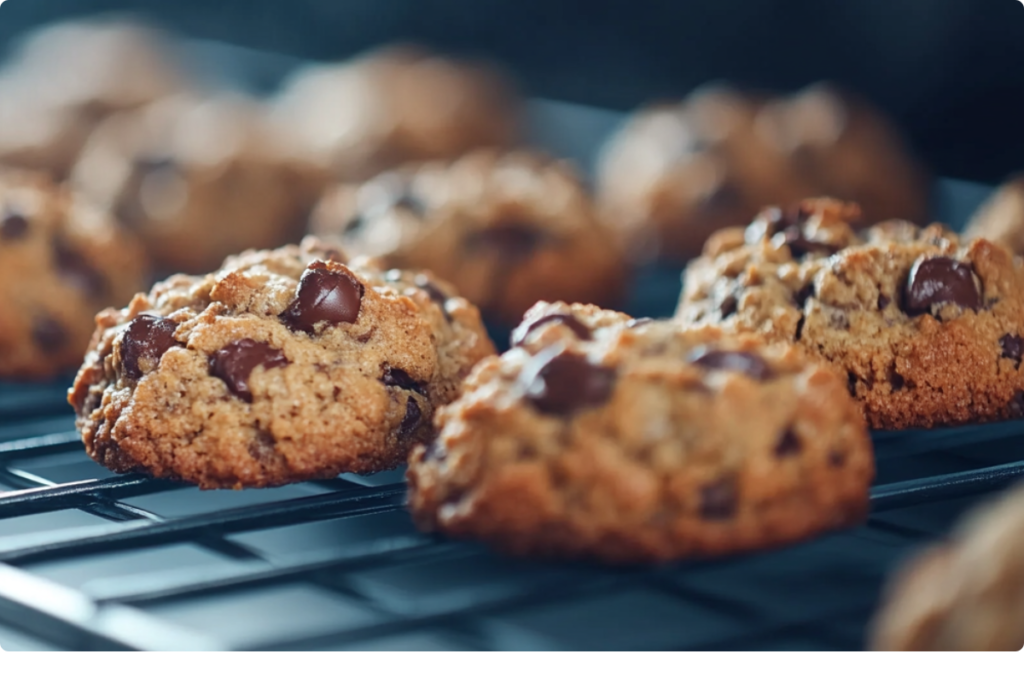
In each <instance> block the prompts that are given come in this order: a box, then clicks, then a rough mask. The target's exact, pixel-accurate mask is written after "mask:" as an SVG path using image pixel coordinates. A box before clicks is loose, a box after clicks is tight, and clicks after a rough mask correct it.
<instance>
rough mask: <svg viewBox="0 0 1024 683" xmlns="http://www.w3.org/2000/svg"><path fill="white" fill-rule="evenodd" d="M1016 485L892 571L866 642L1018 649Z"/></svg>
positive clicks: (1023, 638) (1021, 602) (1020, 492)
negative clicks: (945, 538)
mask: <svg viewBox="0 0 1024 683" xmlns="http://www.w3.org/2000/svg"><path fill="white" fill-rule="evenodd" d="M1022 536H1024V487H1021V486H1019V485H1018V486H1017V487H1016V488H1015V489H1012V490H1011V491H1010V492H1008V493H1005V494H1003V495H1002V496H1001V497H1000V498H999V499H998V500H996V501H994V502H990V503H987V504H985V505H983V506H982V507H980V508H978V509H977V510H975V511H973V512H971V513H970V514H969V515H968V517H967V518H966V519H964V520H963V521H962V522H961V523H960V524H959V526H958V527H957V529H956V530H955V531H954V533H953V535H952V537H951V538H950V539H949V540H948V541H947V542H945V543H944V544H941V545H935V546H932V547H930V548H928V549H926V550H924V551H923V552H921V553H919V554H918V555H917V556H916V557H915V558H913V559H912V560H911V561H910V562H908V563H907V564H906V565H905V566H903V567H902V568H901V569H900V570H899V572H898V573H897V574H896V575H895V576H893V577H892V579H891V581H890V584H889V586H888V587H887V589H886V593H885V596H884V601H883V606H882V608H881V609H880V610H879V613H878V614H877V615H876V617H875V620H874V623H873V625H872V632H871V647H872V648H873V649H875V650H900V651H994V650H1002V651H1007V650H1009V651H1016V650H1020V649H1021V648H1024V544H1021V542H1020V539H1021V537H1022Z"/></svg>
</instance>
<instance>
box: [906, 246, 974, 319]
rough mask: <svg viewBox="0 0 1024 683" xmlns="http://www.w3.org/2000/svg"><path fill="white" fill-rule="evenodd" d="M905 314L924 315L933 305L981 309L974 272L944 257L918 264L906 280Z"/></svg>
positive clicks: (936, 257)
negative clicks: (949, 304) (948, 304)
mask: <svg viewBox="0 0 1024 683" xmlns="http://www.w3.org/2000/svg"><path fill="white" fill-rule="evenodd" d="M906 292H907V294H906V297H905V310H906V312H907V313H909V314H910V315H921V314H923V313H928V312H930V311H931V308H932V306H933V305H935V304H945V303H951V304H956V305H958V306H960V307H961V308H970V309H973V310H975V311H976V310H978V309H979V308H981V292H979V291H978V283H977V282H976V281H975V275H974V269H973V268H971V266H970V265H969V264H967V263H961V262H959V261H954V260H953V259H951V258H947V257H945V256H935V257H932V258H925V259H921V260H918V261H917V262H916V263H915V264H914V267H913V268H911V269H910V276H909V277H908V278H907V287H906Z"/></svg>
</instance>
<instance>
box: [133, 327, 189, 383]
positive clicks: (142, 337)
mask: <svg viewBox="0 0 1024 683" xmlns="http://www.w3.org/2000/svg"><path fill="white" fill-rule="evenodd" d="M177 329H178V323H176V322H174V321H173V320H171V319H170V318H161V317H159V316H155V315H145V314H144V315H140V316H139V317H137V318H135V319H134V320H132V321H131V322H130V323H128V327H127V328H125V331H124V333H123V334H122V336H121V365H122V367H123V368H124V374H125V376H126V377H128V378H129V379H139V378H140V377H142V375H143V374H145V370H144V369H143V368H142V367H141V366H140V361H141V360H142V359H146V360H148V361H149V362H150V363H151V364H152V367H153V368H156V366H157V365H159V363H160V359H161V358H163V355H164V354H165V353H167V350H168V349H170V348H171V347H172V346H180V344H178V342H177V341H175V339H174V331H175V330H177Z"/></svg>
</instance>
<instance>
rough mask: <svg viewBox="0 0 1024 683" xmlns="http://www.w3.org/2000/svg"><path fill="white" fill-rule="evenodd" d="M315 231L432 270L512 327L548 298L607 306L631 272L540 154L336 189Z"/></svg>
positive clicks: (465, 162)
mask: <svg viewBox="0 0 1024 683" xmlns="http://www.w3.org/2000/svg"><path fill="white" fill-rule="evenodd" d="M311 225H312V230H313V232H314V233H315V234H318V235H320V236H323V237H332V238H338V239H340V240H341V241H342V243H343V244H344V245H345V247H346V248H347V249H350V250H351V251H353V252H354V253H365V254H369V255H372V256H377V257H380V258H381V259H383V260H384V262H386V263H387V264H388V265H389V266H390V267H393V268H425V269H428V270H431V271H433V272H434V273H436V274H437V275H438V276H439V277H441V278H443V279H445V280H448V281H449V282H451V283H452V284H453V285H455V287H456V288H457V289H458V291H459V293H460V294H461V295H462V296H465V297H466V298H467V299H469V300H470V301H472V302H473V303H475V304H476V305H478V306H479V307H480V308H481V310H483V311H484V312H485V314H489V315H490V316H492V318H493V319H497V320H499V321H502V322H504V323H506V324H515V322H517V321H518V320H519V319H520V317H521V316H522V314H523V313H524V312H525V311H526V309H528V308H529V307H530V306H532V305H533V304H534V303H536V302H537V301H539V300H541V299H547V300H565V301H571V302H579V303H596V304H609V303H613V302H616V301H618V300H620V297H621V296H622V293H623V285H624V278H625V269H624V265H623V262H622V259H621V258H620V256H619V253H618V251H617V249H616V247H615V246H614V244H613V243H612V239H611V234H610V232H609V231H608V230H607V229H606V227H605V226H604V225H603V223H602V222H601V221H600V220H599V219H598V217H597V216H596V213H595V211H594V209H593V206H592V202H591V199H590V197H589V195H588V194H587V192H586V190H585V189H584V188H583V186H582V185H581V184H580V181H579V179H578V177H577V175H576V171H575V170H574V168H573V167H572V166H571V165H570V164H568V163H567V162H563V161H555V160H552V159H549V158H548V157H546V156H545V155H543V154H541V153H538V152H533V151H515V152H509V153H502V152H499V151H495V150H478V151H476V152H472V153H470V154H467V155H466V156H464V157H462V158H460V159H458V160H457V161H455V162H453V163H450V164H447V163H442V162H432V163H427V164H424V165H421V166H415V167H406V168H403V169H401V170H398V171H395V172H389V173H386V174H383V175H381V176H378V177H377V178H375V179H373V180H372V181H370V182H368V183H365V184H363V185H361V186H360V185H355V184H341V185H338V186H336V187H334V188H332V189H331V190H329V191H328V192H327V193H326V194H325V196H324V198H323V199H322V200H321V202H320V204H319V205H318V207H317V209H316V211H315V212H314V214H313V218H312V221H311Z"/></svg>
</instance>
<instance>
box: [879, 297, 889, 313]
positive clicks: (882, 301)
mask: <svg viewBox="0 0 1024 683" xmlns="http://www.w3.org/2000/svg"><path fill="white" fill-rule="evenodd" d="M891 303H892V299H890V298H889V297H887V296H886V295H885V294H882V293H879V294H878V310H880V311H884V310H885V309H887V308H889V304H891Z"/></svg>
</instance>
